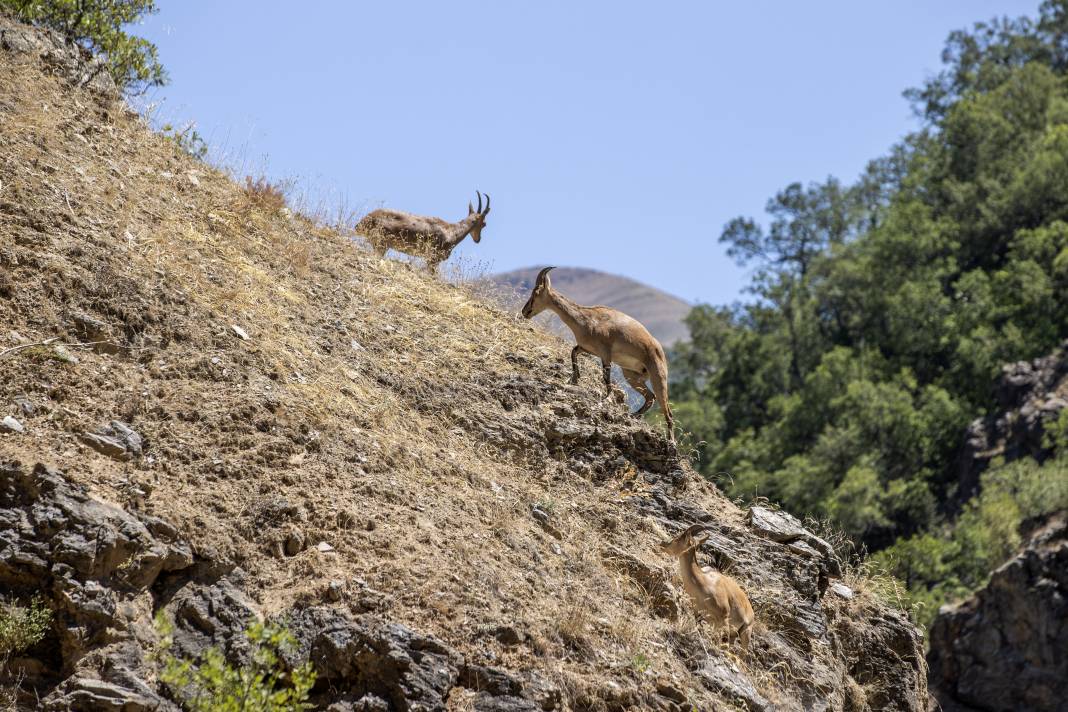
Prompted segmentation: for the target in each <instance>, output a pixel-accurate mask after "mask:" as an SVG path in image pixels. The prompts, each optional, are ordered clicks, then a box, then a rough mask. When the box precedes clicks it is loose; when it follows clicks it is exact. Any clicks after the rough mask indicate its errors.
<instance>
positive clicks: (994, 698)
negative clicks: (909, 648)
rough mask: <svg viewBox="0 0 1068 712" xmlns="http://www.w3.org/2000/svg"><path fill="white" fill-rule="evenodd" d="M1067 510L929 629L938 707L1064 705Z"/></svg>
mask: <svg viewBox="0 0 1068 712" xmlns="http://www.w3.org/2000/svg"><path fill="white" fill-rule="evenodd" d="M1066 651H1068V513H1066V512H1061V513H1059V514H1056V515H1053V516H1051V517H1050V518H1049V519H1048V520H1047V522H1046V523H1045V525H1044V526H1042V527H1040V528H1039V529H1038V530H1037V531H1036V532H1035V533H1034V534H1033V535H1032V537H1031V539H1030V541H1028V543H1027V544H1026V545H1025V546H1024V548H1023V550H1022V551H1020V553H1019V554H1018V555H1017V556H1016V557H1015V558H1013V559H1012V560H1010V561H1009V562H1008V563H1006V564H1004V565H1003V566H1001V567H1000V568H999V569H997V570H996V571H995V572H994V573H993V575H992V576H991V578H990V583H988V584H987V585H986V587H985V588H983V589H981V590H980V591H979V592H977V593H976V594H975V595H974V596H972V597H971V598H969V599H967V600H966V601H964V602H962V603H960V604H957V605H949V606H943V607H942V609H941V610H940V611H939V613H938V617H937V618H936V619H935V622H934V624H933V625H932V626H931V650H930V654H929V655H928V661H929V662H930V667H931V673H930V679H931V688H932V692H933V693H934V694H935V696H936V697H937V698H938V700H939V702H940V703H941V704H942V709H944V710H947V711H952V710H961V711H962V712H963V711H965V710H984V711H985V710H991V711H993V710H1009V709H1011V710H1019V711H1020V712H1032V711H1033V712H1039V711H1040V710H1063V709H1065V704H1066V702H1065V701H1066V700H1068V656H1066V654H1065V653H1066Z"/></svg>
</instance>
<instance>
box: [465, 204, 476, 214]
mask: <svg viewBox="0 0 1068 712" xmlns="http://www.w3.org/2000/svg"><path fill="white" fill-rule="evenodd" d="M473 212H475V209H474V208H472V207H471V201H470V200H468V201H467V214H468V215H470V214H472V213H473Z"/></svg>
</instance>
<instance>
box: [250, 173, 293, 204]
mask: <svg viewBox="0 0 1068 712" xmlns="http://www.w3.org/2000/svg"><path fill="white" fill-rule="evenodd" d="M286 192H287V186H286V185H285V184H284V183H274V182H271V181H270V180H268V179H267V177H266V176H260V177H259V178H253V177H252V176H245V194H246V195H248V198H249V201H250V202H251V203H252V204H253V205H255V206H256V207H257V208H259V209H260V210H264V211H266V212H269V213H277V212H278V211H279V210H281V209H282V208H284V207H285V206H286Z"/></svg>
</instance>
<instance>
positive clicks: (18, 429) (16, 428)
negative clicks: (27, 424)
mask: <svg viewBox="0 0 1068 712" xmlns="http://www.w3.org/2000/svg"><path fill="white" fill-rule="evenodd" d="M0 431H3V432H7V433H24V432H26V428H24V427H22V423H20V422H19V421H17V420H15V419H14V418H13V417H11V416H10V415H7V416H4V419H3V420H0Z"/></svg>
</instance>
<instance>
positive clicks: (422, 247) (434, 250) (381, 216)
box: [356, 190, 490, 272]
mask: <svg viewBox="0 0 1068 712" xmlns="http://www.w3.org/2000/svg"><path fill="white" fill-rule="evenodd" d="M475 193H477V194H478V209H477V210H476V209H475V208H472V207H471V203H468V204H467V217H465V218H464V219H463V220H460V221H458V222H454V223H451V222H446V221H445V220H442V219H441V218H432V217H424V216H422V215H412V214H411V213H404V212H401V211H400V210H386V209H380V210H374V211H372V212H370V213H368V214H367V215H365V216H364V218H363V219H362V220H360V222H359V223H357V225H356V234H358V235H363V236H364V237H366V238H367V241H368V242H369V243H371V248H372V249H373V250H374V251H375V254H377V255H378V256H379V257H383V256H385V254H386V250H389V249H394V250H397V251H398V252H403V253H405V254H408V255H412V256H414V257H422V258H423V259H425V260H426V268H427V269H428V270H430V271H431V272H437V269H438V265H439V264H441V263H442V262H444V261H445V260H447V259H449V255H450V254H452V251H453V249H455V248H456V246H457V245H459V244H460V243H461V242H463V239H464V238H465V237H467V235H468V234H469V233H470V235H471V239H472V240H474V241H475V242H479V241H480V240H481V239H482V228H484V227H486V216H487V215H489V211H490V197H489V193H486V209H485V210H483V209H482V193H479V192H478V191H477V190H476V191H475Z"/></svg>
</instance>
